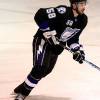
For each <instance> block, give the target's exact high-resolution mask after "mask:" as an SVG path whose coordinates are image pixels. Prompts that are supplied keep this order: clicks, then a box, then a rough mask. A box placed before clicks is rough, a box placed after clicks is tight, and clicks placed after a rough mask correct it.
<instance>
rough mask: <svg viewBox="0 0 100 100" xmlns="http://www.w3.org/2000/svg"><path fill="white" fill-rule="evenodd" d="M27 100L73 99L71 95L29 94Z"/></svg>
mask: <svg viewBox="0 0 100 100" xmlns="http://www.w3.org/2000/svg"><path fill="white" fill-rule="evenodd" d="M25 100H71V98H69V97H52V96H44V95H33V96H28V97H27V98H26V99H25Z"/></svg>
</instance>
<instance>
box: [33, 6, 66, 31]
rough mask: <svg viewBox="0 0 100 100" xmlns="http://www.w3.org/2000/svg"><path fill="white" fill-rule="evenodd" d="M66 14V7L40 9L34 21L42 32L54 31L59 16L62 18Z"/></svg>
mask: <svg viewBox="0 0 100 100" xmlns="http://www.w3.org/2000/svg"><path fill="white" fill-rule="evenodd" d="M65 12H66V8H65V6H57V7H50V8H40V9H39V10H38V11H37V13H36V14H35V17H34V20H35V22H36V23H37V25H38V26H39V28H40V29H41V30H48V29H50V30H53V29H54V28H55V26H54V24H55V22H56V21H57V20H58V19H59V16H62V15H63V14H65Z"/></svg>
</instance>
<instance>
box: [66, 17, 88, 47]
mask: <svg viewBox="0 0 100 100" xmlns="http://www.w3.org/2000/svg"><path fill="white" fill-rule="evenodd" d="M87 23H88V18H87V16H86V15H84V17H83V18H82V20H81V24H80V26H81V27H80V28H81V30H80V31H79V32H78V33H77V34H76V35H75V36H73V37H72V38H70V39H69V40H68V41H67V45H68V46H69V47H70V45H71V44H73V43H77V44H80V43H79V37H80V35H81V33H82V31H83V30H84V28H85V27H86V25H87Z"/></svg>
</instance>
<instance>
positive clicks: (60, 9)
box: [57, 7, 66, 14]
mask: <svg viewBox="0 0 100 100" xmlns="http://www.w3.org/2000/svg"><path fill="white" fill-rule="evenodd" d="M57 10H58V12H59V13H60V14H64V13H65V12H66V8H65V7H59V8H57Z"/></svg>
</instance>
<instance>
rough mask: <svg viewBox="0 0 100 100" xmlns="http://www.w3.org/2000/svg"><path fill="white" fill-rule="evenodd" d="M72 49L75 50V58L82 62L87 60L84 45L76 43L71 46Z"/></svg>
mask: <svg viewBox="0 0 100 100" xmlns="http://www.w3.org/2000/svg"><path fill="white" fill-rule="evenodd" d="M70 49H71V51H72V52H73V59H74V60H75V61H77V62H79V63H80V64H82V63H83V61H84V60H85V53H84V50H82V45H80V44H77V43H74V44H72V45H71V46H70Z"/></svg>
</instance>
